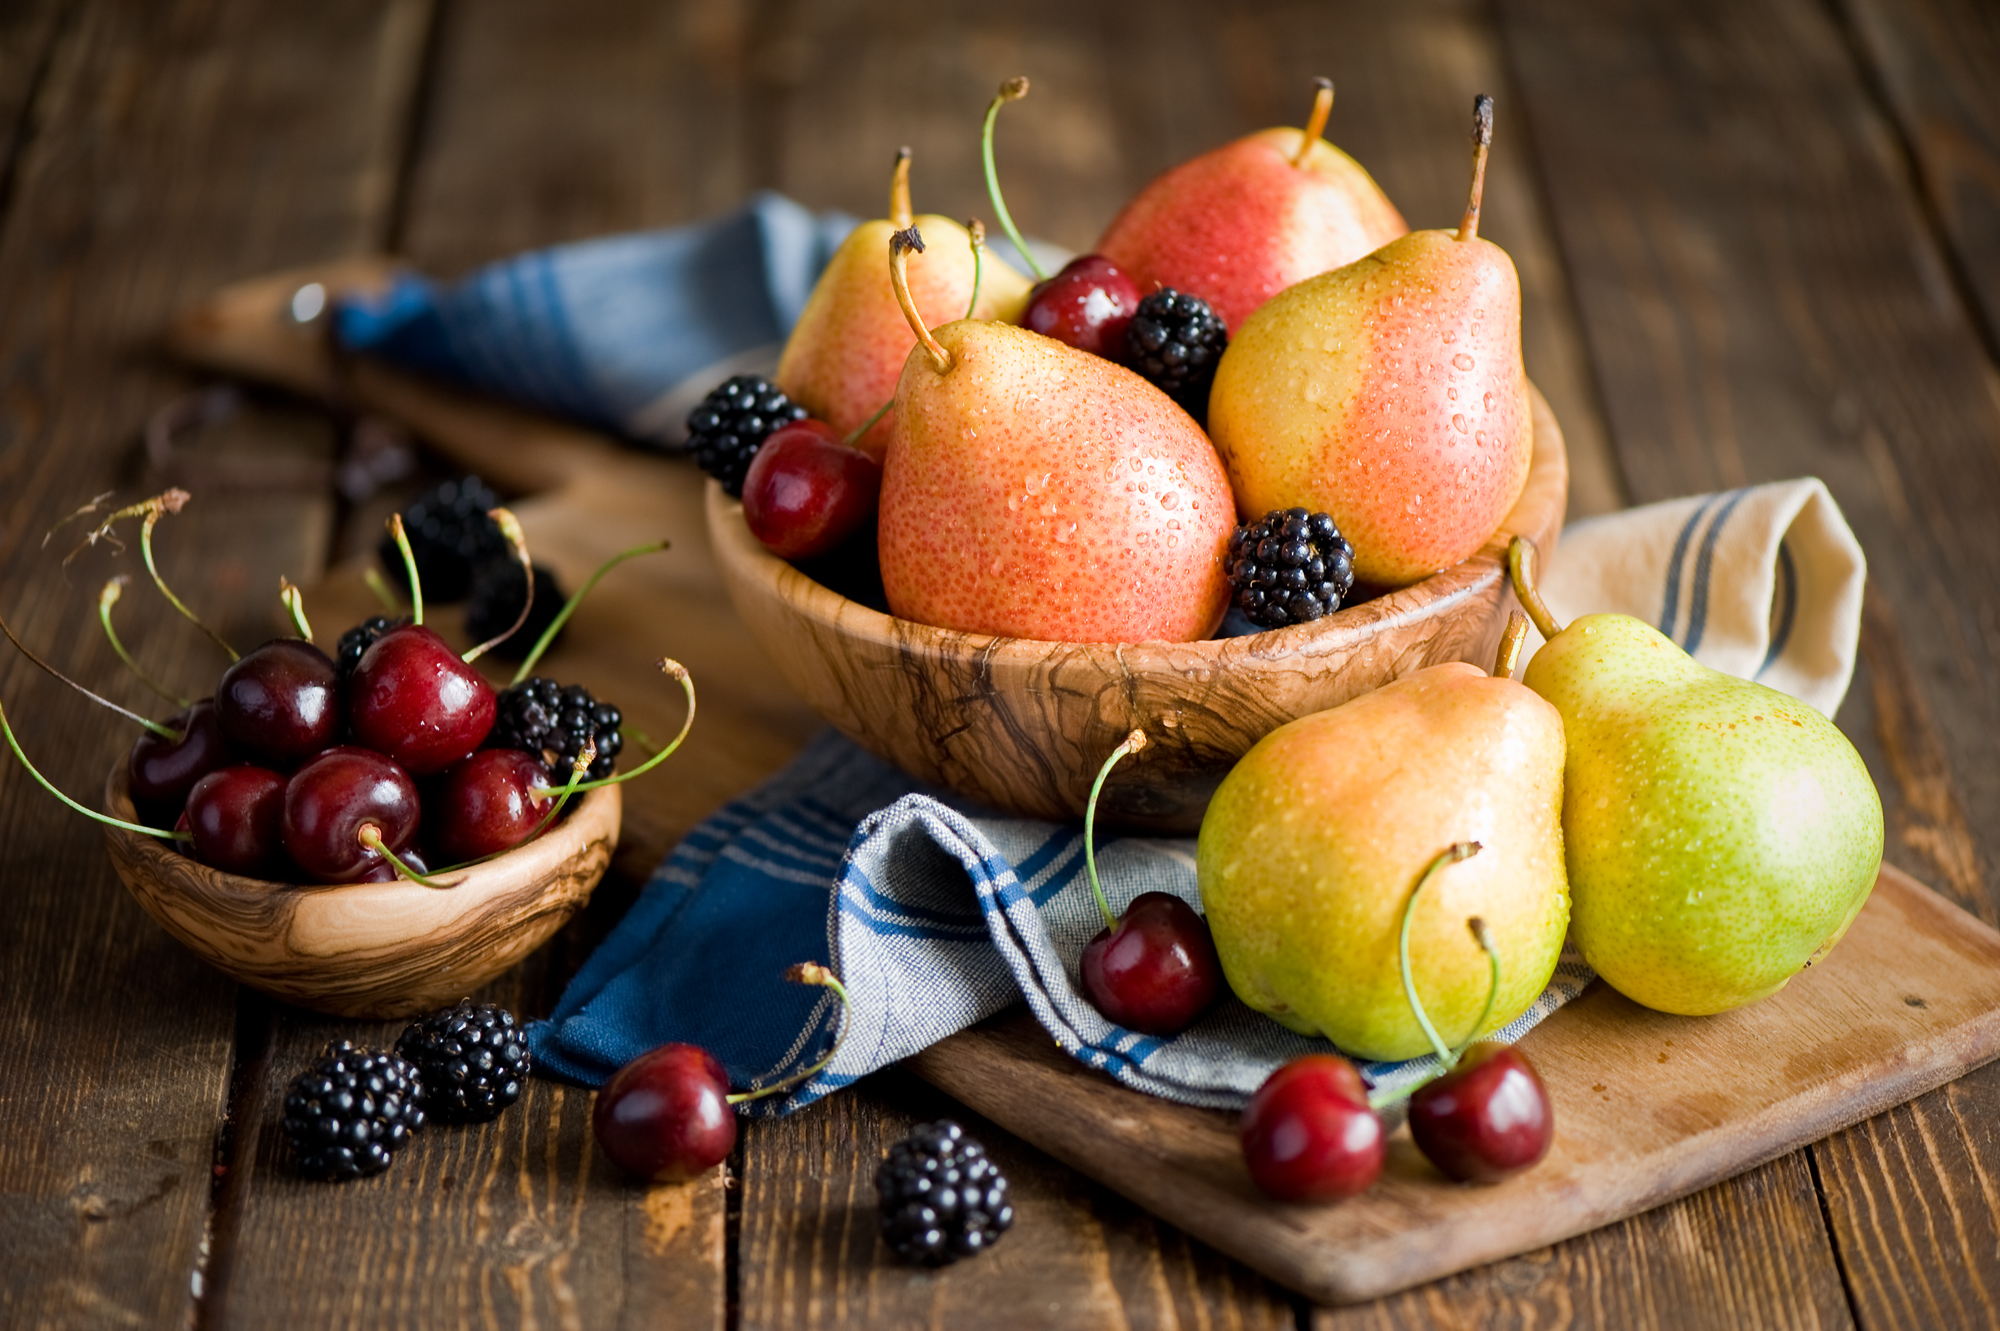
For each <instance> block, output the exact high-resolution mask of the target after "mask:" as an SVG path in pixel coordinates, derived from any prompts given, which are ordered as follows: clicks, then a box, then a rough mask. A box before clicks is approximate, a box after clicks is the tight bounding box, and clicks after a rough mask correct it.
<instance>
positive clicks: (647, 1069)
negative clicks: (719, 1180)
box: [591, 1044, 736, 1183]
mask: <svg viewBox="0 0 2000 1331" xmlns="http://www.w3.org/2000/svg"><path fill="white" fill-rule="evenodd" d="M591 1126H592V1127H593V1128H594V1129H596V1132H597V1144H598V1145H599V1146H601V1147H602V1148H603V1149H604V1153H605V1154H606V1155H608V1156H610V1157H611V1159H612V1160H613V1161H614V1162H615V1163H617V1164H618V1165H620V1166H621V1167H623V1168H624V1169H626V1170H628V1171H630V1172H631V1173H634V1174H637V1175H638V1176H639V1177H640V1178H643V1179H650V1180H651V1181H653V1182H654V1183H683V1182H686V1181H687V1180H688V1179H691V1178H693V1177H695V1176H696V1175H697V1174H705V1173H707V1172H708V1171H709V1170H711V1169H713V1168H714V1167H715V1166H717V1165H719V1164H721V1163H722V1161H723V1160H724V1159H725V1158H727V1157H728V1155H729V1152H730V1151H731V1150H732V1149H734V1147H735V1145H736V1111H735V1110H734V1109H733V1108H731V1107H730V1104H729V1077H728V1074H726V1073H724V1072H723V1070H722V1064H720V1063H718V1062H716V1061H715V1055H713V1054H711V1053H709V1052H708V1051H707V1050H706V1049H702V1048H700V1047H699V1046H696V1045H691V1044H663V1045H661V1046H660V1047H659V1048H658V1049H652V1050H648V1051H647V1052H646V1053H643V1054H641V1055H639V1056H638V1057H637V1058H635V1059H633V1060H632V1061H631V1062H630V1063H627V1064H626V1065H625V1066H624V1067H622V1068H620V1069H618V1072H617V1075H615V1076H613V1077H612V1078H611V1080H610V1082H609V1083H607V1084H606V1085H605V1087H604V1089H603V1090H601V1091H599V1092H598V1093H597V1107H596V1108H595V1109H594V1110H593V1111H592V1113H591Z"/></svg>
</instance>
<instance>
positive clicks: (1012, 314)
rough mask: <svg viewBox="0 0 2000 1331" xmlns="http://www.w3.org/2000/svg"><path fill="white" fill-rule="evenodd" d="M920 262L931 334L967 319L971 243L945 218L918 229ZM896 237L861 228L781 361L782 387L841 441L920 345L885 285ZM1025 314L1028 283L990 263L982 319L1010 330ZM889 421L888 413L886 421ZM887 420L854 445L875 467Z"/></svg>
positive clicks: (918, 283) (919, 291)
mask: <svg viewBox="0 0 2000 1331" xmlns="http://www.w3.org/2000/svg"><path fill="white" fill-rule="evenodd" d="M916 225H917V230H918V232H919V233H920V234H921V235H922V236H923V238H924V252H923V253H922V254H915V253H913V254H911V255H910V269H909V272H910V294H911V296H912V297H914V298H915V300H916V302H917V309H918V311H919V312H920V313H921V314H922V315H923V316H924V322H925V323H926V324H927V325H929V326H931V327H933V328H935V327H936V326H937V325H939V324H941V323H945V322H947V321H948V320H952V319H962V318H964V317H965V307H966V302H968V301H969V300H971V299H972V237H971V236H970V235H969V234H968V233H967V231H966V229H965V228H964V227H963V226H961V225H959V224H958V223H957V222H954V221H952V220H951V219H950V218H948V217H939V216H938V215H936V214H935V213H927V214H925V215H924V216H921V217H919V218H917V219H916ZM892 234H894V228H893V227H892V226H891V225H890V224H889V223H888V222H886V221H883V220H880V219H877V220H875V221H872V222H863V223H862V224H861V225H860V226H857V227H855V228H854V230H853V231H852V232H851V233H849V235H848V237H847V239H846V240H844V241H842V242H841V244H840V248H839V249H838V250H835V251H834V254H833V258H832V259H831V260H829V261H828V263H827V265H826V270H825V271H824V272H822V273H821V274H820V275H819V282H818V283H817V284H816V285H815V286H814V287H813V291H812V295H811V296H810V297H808V298H807V300H806V308H805V311H804V313H802V314H800V315H799V321H798V323H797V324H795V325H793V327H792V335H791V337H790V338H788V339H787V340H786V342H785V350H784V354H783V355H782V356H780V357H779V358H778V373H777V381H778V386H779V387H780V388H782V389H784V390H785V392H786V393H787V394H789V395H790V396H791V399H792V400H793V401H794V402H797V403H799V404H801V405H802V406H804V407H805V409H806V410H807V411H809V412H811V413H812V414H813V415H815V416H817V417H819V418H820V419H821V420H823V421H825V422H826V423H827V424H828V425H831V426H832V427H833V428H834V429H835V430H837V431H839V432H840V433H841V434H843V435H845V434H848V433H850V432H851V431H853V430H855V429H858V428H859V427H860V426H861V424H862V423H863V422H864V421H866V420H867V419H868V418H869V417H870V416H873V415H874V414H875V411H876V409H877V408H878V407H880V406H881V405H882V404H883V403H884V402H887V401H888V400H889V395H890V394H891V393H894V392H895V391H896V379H897V376H899V375H901V374H902V372H903V358H904V357H906V356H908V355H909V354H910V348H911V347H913V346H915V345H916V341H917V339H916V335H915V334H913V333H912V332H911V331H910V321H909V320H908V319H907V318H905V317H904V316H903V307H902V306H900V305H898V304H897V303H896V292H895V289H894V288H893V287H891V286H890V285H889V237H890V236H891V235H892ZM1027 306H1028V279H1027V278H1025V277H1023V276H1021V275H1020V274H1019V273H1017V272H1015V271H1014V270H1013V269H1012V268H1009V267H1008V266H1007V265H1006V264H1004V263H1001V262H1000V261H999V260H997V259H995V258H994V257H993V255H992V252H991V251H988V253H987V255H986V260H985V263H984V265H983V267H982V272H981V276H980V282H979V308H978V309H977V310H976V311H975V312H974V313H975V316H976V317H977V318H981V319H1004V320H1007V321H1008V322H1013V321H1016V320H1018V319H1019V318H1020V317H1021V312H1022V311H1023V310H1025V309H1026V308H1027ZM894 414H895V412H894V410H893V409H892V410H891V412H890V415H891V416H893V415H894ZM889 428H890V426H889V417H888V416H885V417H883V418H882V419H881V420H879V421H877V422H876V423H875V424H874V426H873V427H871V428H870V429H869V431H868V433H867V434H864V435H862V436H861V438H860V439H858V440H856V441H855V447H857V448H859V449H861V450H862V451H863V452H865V453H867V454H868V455H869V456H871V457H873V458H875V459H876V460H877V461H880V460H881V457H882V452H883V450H884V449H886V448H887V447H888V446H889Z"/></svg>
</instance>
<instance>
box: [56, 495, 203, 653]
mask: <svg viewBox="0 0 2000 1331" xmlns="http://www.w3.org/2000/svg"><path fill="white" fill-rule="evenodd" d="M191 498H193V496H192V495H190V494H189V493H188V492H187V491H185V490H183V489H180V488H179V487H178V486H176V487H174V488H172V489H169V490H163V491H161V492H160V493H159V494H156V495H154V496H153V497H152V498H150V499H142V500H140V501H139V502H138V503H136V504H128V505H126V506H125V507H124V508H121V509H119V510H117V511H116V512H114V513H112V514H111V516H109V517H107V518H105V519H104V521H103V522H101V523H99V524H98V525H97V526H96V527H95V528H93V529H92V530H91V531H90V532H89V533H88V534H87V535H85V537H84V538H83V544H84V545H95V544H97V542H98V541H99V540H106V539H108V540H110V541H112V542H113V543H114V544H116V543H117V542H118V537H117V534H116V533H115V532H114V530H113V528H114V526H115V525H116V524H117V523H118V522H119V521H120V520H122V519H124V518H139V519H140V523H139V554H140V556H141V558H143V559H144V560H145V563H146V572H147V573H149V574H151V575H152V578H153V585H154V586H155V587H157V588H159V589H160V595H162V596H164V597H166V598H167V604H169V605H171V606H172V607H173V608H174V609H176V610H178V611H180V612H181V615H182V617H183V618H185V619H186V620H187V621H188V622H189V623H190V624H193V625H194V626H195V627H196V628H198V629H200V630H201V631H202V632H203V633H205V634H207V635H208V639H209V641H210V642H213V643H214V644H215V645H216V646H217V647H220V648H221V649H222V650H223V651H224V652H225V653H227V654H228V656H229V659H230V660H232V661H234V660H236V659H238V653H237V651H236V649H235V648H234V647H231V646H230V645H229V643H228V641H227V640H226V639H224V638H223V636H222V635H221V634H220V633H217V632H216V631H215V630H214V629H212V628H210V627H209V626H208V625H207V624H206V623H204V622H203V621H202V618H201V616H200V615H197V614H196V613H195V612H194V611H192V610H190V609H188V607H187V603H186V602H185V601H183V600H181V598H180V597H178V596H176V595H174V589H173V588H171V587H169V586H168V585H167V580H166V579H165V578H164V577H162V576H161V575H160V566H159V564H158V563H157V562H156V561H155V560H154V558H153V528H154V527H156V526H158V525H159V521H160V519H161V518H163V517H165V516H166V515H167V514H169V513H179V512H180V511H181V509H183V508H185V507H186V506H187V501H188V500H189V499H191ZM71 516H75V515H74V514H72V515H71ZM81 549H83V545H79V546H78V547H77V549H76V550H72V551H70V553H69V556H68V558H67V559H65V560H64V561H63V562H64V563H68V562H69V559H74V558H75V557H76V554H77V550H81Z"/></svg>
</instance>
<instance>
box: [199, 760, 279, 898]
mask: <svg viewBox="0 0 2000 1331" xmlns="http://www.w3.org/2000/svg"><path fill="white" fill-rule="evenodd" d="M187 820H188V831H190V832H192V833H194V857H195V858H196V859H198V860H200V861H201V862H202V863H203V864H206V865H208V866H209V867H210V868H211V869H220V870H222V871H223V872H224V873H238V874H243V875H245V876H247V877H251V878H264V877H268V876H272V875H273V874H275V873H282V871H283V866H284V862H285V845H284V834H283V828H284V821H285V778H284V777H283V776H281V775H280V774H278V773H277V772H273V771H272V770H271V769H270V768H268V767H249V766H240V767H224V768H220V769H218V770H216V771H213V772H210V773H209V774H208V775H207V776H204V777H203V778H202V779H201V780H199V781H197V782H195V783H194V789H193V790H191V791H189V792H188V798H187Z"/></svg>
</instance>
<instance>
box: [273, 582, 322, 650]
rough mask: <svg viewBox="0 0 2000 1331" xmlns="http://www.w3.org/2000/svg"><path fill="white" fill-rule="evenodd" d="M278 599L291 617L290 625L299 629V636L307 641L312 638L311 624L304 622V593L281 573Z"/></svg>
mask: <svg viewBox="0 0 2000 1331" xmlns="http://www.w3.org/2000/svg"><path fill="white" fill-rule="evenodd" d="M278 599H279V600H280V601H283V602H284V603H285V610H286V612H287V613H288V614H290V615H291V617H292V627H294V628H296V629H297V630H298V631H299V636H300V637H301V638H304V639H305V640H306V641H307V642H311V641H312V640H313V630H312V625H311V624H309V623H307V622H306V597H305V593H304V592H302V591H300V590H299V589H298V588H297V587H296V586H295V585H293V583H292V580H291V579H290V578H288V577H286V576H284V575H283V574H282V573H281V574H279V575H278Z"/></svg>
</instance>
